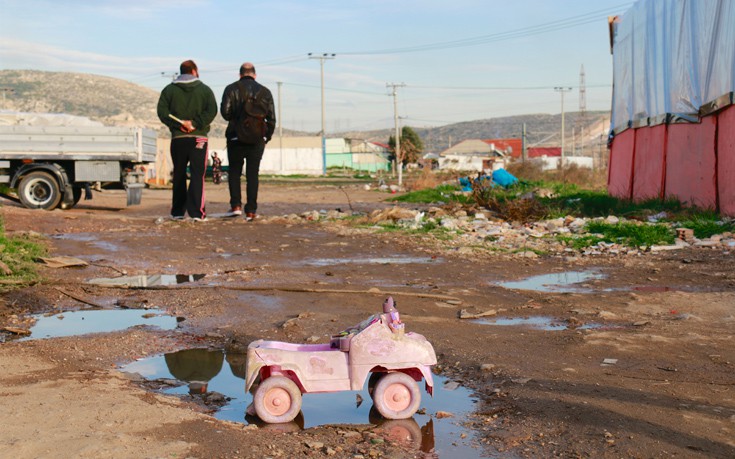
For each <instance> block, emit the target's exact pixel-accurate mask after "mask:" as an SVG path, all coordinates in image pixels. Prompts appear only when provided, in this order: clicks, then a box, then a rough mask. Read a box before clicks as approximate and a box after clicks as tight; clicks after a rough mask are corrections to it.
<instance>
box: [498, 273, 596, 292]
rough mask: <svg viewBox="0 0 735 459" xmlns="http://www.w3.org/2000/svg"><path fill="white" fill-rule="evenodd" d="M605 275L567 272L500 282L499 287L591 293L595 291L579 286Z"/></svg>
mask: <svg viewBox="0 0 735 459" xmlns="http://www.w3.org/2000/svg"><path fill="white" fill-rule="evenodd" d="M604 277H605V275H604V274H602V273H600V272H596V271H566V272H563V273H553V274H543V275H540V276H533V277H529V278H527V279H523V280H520V281H513V282H500V283H498V284H497V285H499V286H501V287H504V288H508V289H516V290H533V291H537V292H554V293H589V292H592V291H594V289H592V288H590V287H588V286H584V285H578V284H581V283H583V282H587V281H591V280H596V279H603V278H604Z"/></svg>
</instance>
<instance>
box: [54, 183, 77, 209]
mask: <svg viewBox="0 0 735 459" xmlns="http://www.w3.org/2000/svg"><path fill="white" fill-rule="evenodd" d="M71 192H72V198H73V202H72V203H71V204H66V203H64V201H61V204H59V207H60V208H61V209H62V210H68V209H71V208H72V207H74V206H76V205H77V203H78V202H79V200H80V199H82V189H81V188H79V187H76V186H75V187H73V188H72V189H71Z"/></svg>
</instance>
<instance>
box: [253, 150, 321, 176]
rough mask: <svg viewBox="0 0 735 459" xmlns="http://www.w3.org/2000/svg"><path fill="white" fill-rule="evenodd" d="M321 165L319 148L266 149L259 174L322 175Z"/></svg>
mask: <svg viewBox="0 0 735 459" xmlns="http://www.w3.org/2000/svg"><path fill="white" fill-rule="evenodd" d="M322 164H323V163H322V149H321V148H283V149H280V148H269V147H266V149H265V152H264V153H263V160H262V161H261V162H260V173H261V174H278V175H291V174H306V175H322V171H323V168H322ZM243 169H244V168H243ZM243 172H244V170H243Z"/></svg>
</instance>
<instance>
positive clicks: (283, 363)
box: [245, 297, 436, 423]
mask: <svg viewBox="0 0 735 459" xmlns="http://www.w3.org/2000/svg"><path fill="white" fill-rule="evenodd" d="M432 365H436V354H435V353H434V348H433V347H432V346H431V343H429V342H428V341H427V340H426V338H424V337H423V336H422V335H419V334H418V333H413V332H406V331H405V328H404V324H403V323H402V322H401V318H400V314H399V313H398V311H397V310H396V309H395V303H394V302H393V298H391V297H388V299H386V300H385V302H384V303H383V313H382V314H375V315H372V316H370V317H369V318H368V319H366V320H364V321H362V322H361V323H359V324H358V325H356V326H354V327H350V328H348V329H347V330H344V331H343V332H341V333H339V334H338V335H334V336H333V337H332V339H331V341H330V342H329V343H326V344H292V343H284V342H280V341H265V340H257V341H253V342H252V343H250V345H249V346H248V355H247V364H246V374H247V382H246V386H245V391H246V392H247V391H249V390H250V388H251V387H253V385H254V384H255V382H256V381H258V380H259V381H260V384H258V386H257V389H256V390H255V394H254V396H253V404H252V405H251V407H250V408H249V409H248V411H250V410H251V409H252V408H254V411H255V414H257V416H258V417H259V418H260V419H261V420H263V421H265V422H268V423H283V422H290V421H292V420H293V419H294V418H295V417H296V416H297V415H298V414H299V412H300V411H301V396H302V394H305V393H309V392H337V391H343V390H353V391H358V390H361V389H362V388H363V386H364V384H365V380H368V378H369V380H368V392H369V393H370V396H371V397H372V399H373V403H374V405H375V408H376V409H377V410H378V412H379V413H380V414H381V415H382V416H383V417H385V418H387V419H406V418H410V417H411V416H413V415H414V413H416V410H418V408H419V403H421V392H420V390H419V387H418V384H417V382H418V381H421V380H422V379H423V380H424V381H425V388H426V391H427V392H428V393H429V395H432V394H433V387H434V382H433V379H432V375H431V366H432Z"/></svg>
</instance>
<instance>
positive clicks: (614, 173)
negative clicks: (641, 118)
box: [607, 129, 636, 199]
mask: <svg viewBox="0 0 735 459" xmlns="http://www.w3.org/2000/svg"><path fill="white" fill-rule="evenodd" d="M635 134H636V130H635V129H628V130H625V131H623V132H621V133H620V134H618V135H617V136H615V139H614V140H613V144H612V147H611V149H610V163H609V168H608V176H607V191H608V193H610V194H611V195H612V196H615V197H617V198H620V199H631V198H632V197H633V196H632V189H633V187H632V184H633V157H634V152H635Z"/></svg>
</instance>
